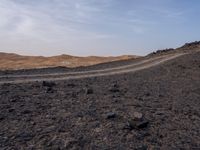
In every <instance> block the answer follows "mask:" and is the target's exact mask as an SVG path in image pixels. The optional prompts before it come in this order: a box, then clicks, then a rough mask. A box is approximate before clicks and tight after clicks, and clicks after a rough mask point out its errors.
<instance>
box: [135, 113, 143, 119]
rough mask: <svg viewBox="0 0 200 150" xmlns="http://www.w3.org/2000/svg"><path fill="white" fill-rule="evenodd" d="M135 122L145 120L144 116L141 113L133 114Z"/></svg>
mask: <svg viewBox="0 0 200 150" xmlns="http://www.w3.org/2000/svg"><path fill="white" fill-rule="evenodd" d="M133 117H134V120H141V119H142V118H143V114H142V113H139V112H134V113H133Z"/></svg>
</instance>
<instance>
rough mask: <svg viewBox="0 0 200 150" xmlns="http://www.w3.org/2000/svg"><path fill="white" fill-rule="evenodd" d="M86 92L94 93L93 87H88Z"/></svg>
mask: <svg viewBox="0 0 200 150" xmlns="http://www.w3.org/2000/svg"><path fill="white" fill-rule="evenodd" d="M86 93H87V94H93V93H94V91H93V89H91V88H88V89H86Z"/></svg>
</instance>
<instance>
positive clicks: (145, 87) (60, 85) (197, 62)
mask: <svg viewBox="0 0 200 150" xmlns="http://www.w3.org/2000/svg"><path fill="white" fill-rule="evenodd" d="M188 50H189V53H188V54H185V55H182V56H180V57H178V58H175V59H173V60H169V61H168V62H165V63H162V64H159V65H157V66H154V67H150V68H147V69H143V70H140V71H138V72H127V73H124V74H118V75H117V74H116V75H111V76H101V77H90V78H82V79H73V80H63V81H54V80H52V81H48V82H47V81H45V80H44V81H41V82H29V83H20V84H8V83H4V84H0V127H1V128H0V149H3V150H4V149H5V150H7V149H8V150H9V149H33V150H35V149H44V150H54V149H61V150H65V149H73V150H74V149H86V150H87V149H99V150H102V149H113V150H115V149H119V150H121V149H122V150H126V149H130V150H134V149H135V150H147V149H199V148H200V136H199V135H200V128H199V124H200V109H199V108H200V101H199V100H200V82H199V81H200V52H198V51H196V50H197V49H196V48H195V49H188ZM184 51H185V50H184ZM173 52H174V53H177V51H176V52H175V51H173ZM165 53H166V52H163V54H162V55H165ZM167 53H168V52H167ZM170 53H172V52H170ZM156 55H157V54H155V55H153V56H148V57H157V56H156ZM158 55H160V54H158ZM143 59H146V58H143ZM136 62H137V61H136ZM120 63H122V64H124V63H125V64H129V63H135V61H133V60H129V61H127V62H118V63H112V65H110V66H111V67H113V66H116V65H117V66H118V65H120ZM122 64H121V65H122ZM100 66H101V65H100ZM100 66H92V67H89V68H88V67H86V68H85V69H83V70H86V71H87V70H90V69H96V68H98V67H99V68H101V67H102V68H107V67H108V66H109V63H108V64H103V65H102V66H101V67H100ZM110 66H109V67H110ZM30 71H31V70H30ZM32 71H33V70H32ZM55 71H57V70H55ZM68 71H69V70H68ZM48 72H49V71H48ZM29 73H30V74H31V72H29ZM43 73H45V72H43ZM5 76H6V75H5Z"/></svg>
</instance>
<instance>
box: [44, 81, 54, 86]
mask: <svg viewBox="0 0 200 150" xmlns="http://www.w3.org/2000/svg"><path fill="white" fill-rule="evenodd" d="M55 85H56V84H55V82H52V81H43V82H42V86H46V87H53V86H55Z"/></svg>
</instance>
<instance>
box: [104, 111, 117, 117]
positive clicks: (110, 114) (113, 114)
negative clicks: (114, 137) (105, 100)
mask: <svg viewBox="0 0 200 150" xmlns="http://www.w3.org/2000/svg"><path fill="white" fill-rule="evenodd" d="M115 117H116V113H113V112H109V113H107V114H106V118H107V119H112V118H115Z"/></svg>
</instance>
